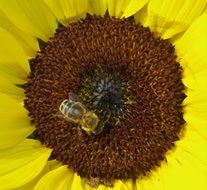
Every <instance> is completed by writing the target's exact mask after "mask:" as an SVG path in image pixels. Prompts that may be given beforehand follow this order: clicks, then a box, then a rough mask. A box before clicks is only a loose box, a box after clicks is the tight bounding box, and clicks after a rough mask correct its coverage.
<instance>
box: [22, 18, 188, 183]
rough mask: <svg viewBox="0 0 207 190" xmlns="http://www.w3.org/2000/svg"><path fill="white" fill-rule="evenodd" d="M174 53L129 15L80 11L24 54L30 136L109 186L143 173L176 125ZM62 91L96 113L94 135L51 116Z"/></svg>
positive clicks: (179, 97) (175, 133)
mask: <svg viewBox="0 0 207 190" xmlns="http://www.w3.org/2000/svg"><path fill="white" fill-rule="evenodd" d="M176 58H177V57H176V55H175V51H174V47H173V46H172V44H171V43H170V41H168V40H163V39H161V38H159V37H157V36H156V35H155V34H153V33H152V32H151V31H150V30H149V28H145V27H143V26H141V25H140V24H139V23H138V24H137V23H135V21H134V20H133V18H130V19H116V18H110V17H108V16H107V15H106V16H104V17H99V16H90V15H88V16H87V17H86V18H85V19H83V20H81V21H78V22H74V23H72V24H70V25H69V26H68V27H64V26H60V27H59V28H58V29H57V31H56V33H55V35H54V36H53V37H52V38H50V39H49V41H48V42H47V43H46V44H44V46H43V45H42V46H41V48H40V52H38V54H37V56H36V57H35V58H34V59H31V60H30V67H31V73H30V75H29V76H28V78H29V82H28V84H27V85H26V86H25V96H26V99H25V107H26V108H27V109H28V111H29V116H30V118H31V123H32V124H34V125H35V126H36V131H35V138H38V139H39V140H40V141H41V142H42V144H44V145H46V146H47V147H50V148H52V149H53V153H52V158H55V159H57V160H58V161H60V162H62V163H63V164H66V165H68V167H69V168H70V169H72V170H73V171H75V172H77V173H78V174H79V175H80V176H81V177H84V178H85V179H86V180H87V181H90V179H93V180H94V181H98V182H97V183H98V184H99V183H104V184H111V183H113V180H114V179H128V178H137V177H142V176H144V175H146V174H147V173H148V172H150V171H151V170H153V169H155V168H156V167H158V166H160V164H161V162H162V161H164V160H165V155H166V152H167V151H168V150H170V149H172V148H173V147H174V143H175V142H176V141H177V140H179V137H180V134H181V132H182V129H183V125H184V119H183V113H182V110H183V109H182V101H183V100H184V98H185V95H184V85H183V83H182V80H181V78H182V68H181V66H180V64H179V63H178V62H177V61H176ZM69 92H73V93H75V94H77V95H78V96H79V97H80V99H81V100H80V101H81V103H82V104H83V105H84V106H85V107H86V108H87V109H88V110H90V111H93V112H94V113H95V114H97V116H98V117H99V120H100V122H102V123H103V126H104V130H103V132H102V133H100V134H97V135H87V134H86V133H85V132H84V130H82V134H81V135H80V133H79V132H78V128H79V126H78V125H77V124H76V123H73V122H70V121H66V120H64V119H62V118H59V117H57V116H56V115H57V113H58V111H59V109H58V108H59V106H60V104H61V102H62V101H63V100H65V99H67V98H68V93H69ZM93 180H91V181H93ZM91 184H93V183H92V182H91ZM93 186H95V185H93Z"/></svg>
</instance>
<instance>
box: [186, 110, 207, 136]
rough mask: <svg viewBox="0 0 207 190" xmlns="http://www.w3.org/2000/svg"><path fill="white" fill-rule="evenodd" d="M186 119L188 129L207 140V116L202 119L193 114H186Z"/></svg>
mask: <svg viewBox="0 0 207 190" xmlns="http://www.w3.org/2000/svg"><path fill="white" fill-rule="evenodd" d="M184 119H185V121H187V122H188V128H190V129H191V130H193V131H195V132H196V133H198V134H199V135H200V136H201V137H203V138H205V139H207V119H206V115H205V116H204V117H203V118H202V117H199V116H198V114H197V115H196V114H195V113H193V112H185V114H184Z"/></svg>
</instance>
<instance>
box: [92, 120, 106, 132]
mask: <svg viewBox="0 0 207 190" xmlns="http://www.w3.org/2000/svg"><path fill="white" fill-rule="evenodd" d="M104 127H105V123H104V122H100V123H99V125H98V127H97V128H96V129H95V130H94V131H93V133H94V134H95V135H98V134H100V133H101V132H102V131H103V129H104Z"/></svg>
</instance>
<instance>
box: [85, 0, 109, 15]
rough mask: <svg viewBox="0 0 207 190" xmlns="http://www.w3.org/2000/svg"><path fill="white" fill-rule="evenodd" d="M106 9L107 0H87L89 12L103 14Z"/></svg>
mask: <svg viewBox="0 0 207 190" xmlns="http://www.w3.org/2000/svg"><path fill="white" fill-rule="evenodd" d="M106 10H107V0H96V1H94V0H89V11H88V12H89V13H90V14H91V15H94V14H95V15H101V16H104V15H105V13H106Z"/></svg>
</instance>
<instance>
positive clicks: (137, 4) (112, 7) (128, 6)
mask: <svg viewBox="0 0 207 190" xmlns="http://www.w3.org/2000/svg"><path fill="white" fill-rule="evenodd" d="M147 2H148V0H119V1H118V0H107V4H108V11H109V15H110V16H115V17H117V18H123V17H125V18H127V17H130V16H132V15H134V14H135V13H136V12H138V11H139V10H140V9H141V8H142V7H144V5H145V4H146V3H147Z"/></svg>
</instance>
